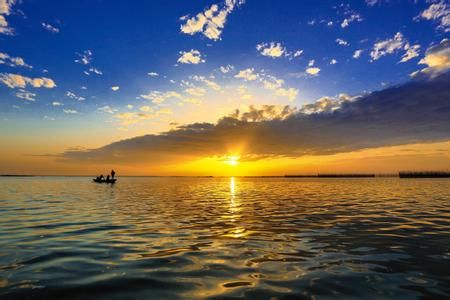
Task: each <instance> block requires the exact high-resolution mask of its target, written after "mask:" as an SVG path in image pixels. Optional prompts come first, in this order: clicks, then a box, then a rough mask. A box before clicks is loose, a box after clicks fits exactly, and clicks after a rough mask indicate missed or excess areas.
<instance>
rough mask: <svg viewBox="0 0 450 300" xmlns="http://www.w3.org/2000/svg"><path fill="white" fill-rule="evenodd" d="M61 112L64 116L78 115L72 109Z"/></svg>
mask: <svg viewBox="0 0 450 300" xmlns="http://www.w3.org/2000/svg"><path fill="white" fill-rule="evenodd" d="M63 112H64V113H65V114H69V115H74V114H77V113H78V111H76V110H74V109H63Z"/></svg>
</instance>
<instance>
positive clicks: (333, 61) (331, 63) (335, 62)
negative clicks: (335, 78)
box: [330, 58, 338, 65]
mask: <svg viewBox="0 0 450 300" xmlns="http://www.w3.org/2000/svg"><path fill="white" fill-rule="evenodd" d="M337 63H338V61H337V60H336V59H334V58H333V59H332V60H331V61H330V65H335V64H337Z"/></svg>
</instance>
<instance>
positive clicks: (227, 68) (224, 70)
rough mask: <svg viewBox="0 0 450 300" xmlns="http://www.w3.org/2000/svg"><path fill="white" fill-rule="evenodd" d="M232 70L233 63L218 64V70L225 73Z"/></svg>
mask: <svg viewBox="0 0 450 300" xmlns="http://www.w3.org/2000/svg"><path fill="white" fill-rule="evenodd" d="M233 70H234V66H233V65H226V66H220V72H222V73H224V74H226V73H229V72H231V71H233Z"/></svg>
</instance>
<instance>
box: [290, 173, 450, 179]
mask: <svg viewBox="0 0 450 300" xmlns="http://www.w3.org/2000/svg"><path fill="white" fill-rule="evenodd" d="M284 177H286V178H357V177H366V178H367V177H399V178H450V172H447V171H418V172H415V171H402V172H399V173H398V174H372V173H369V174H358V173H356V174H355V173H353V174H351V173H350V174H345V173H329V174H326V173H323V174H320V173H319V174H312V175H311V174H304V175H302V174H300V175H295V174H294V175H284Z"/></svg>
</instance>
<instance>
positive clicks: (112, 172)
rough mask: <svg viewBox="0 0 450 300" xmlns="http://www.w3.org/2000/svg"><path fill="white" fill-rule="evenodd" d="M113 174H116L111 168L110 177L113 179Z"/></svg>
mask: <svg viewBox="0 0 450 300" xmlns="http://www.w3.org/2000/svg"><path fill="white" fill-rule="evenodd" d="M114 175H116V172H114V170H111V179H114Z"/></svg>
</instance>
